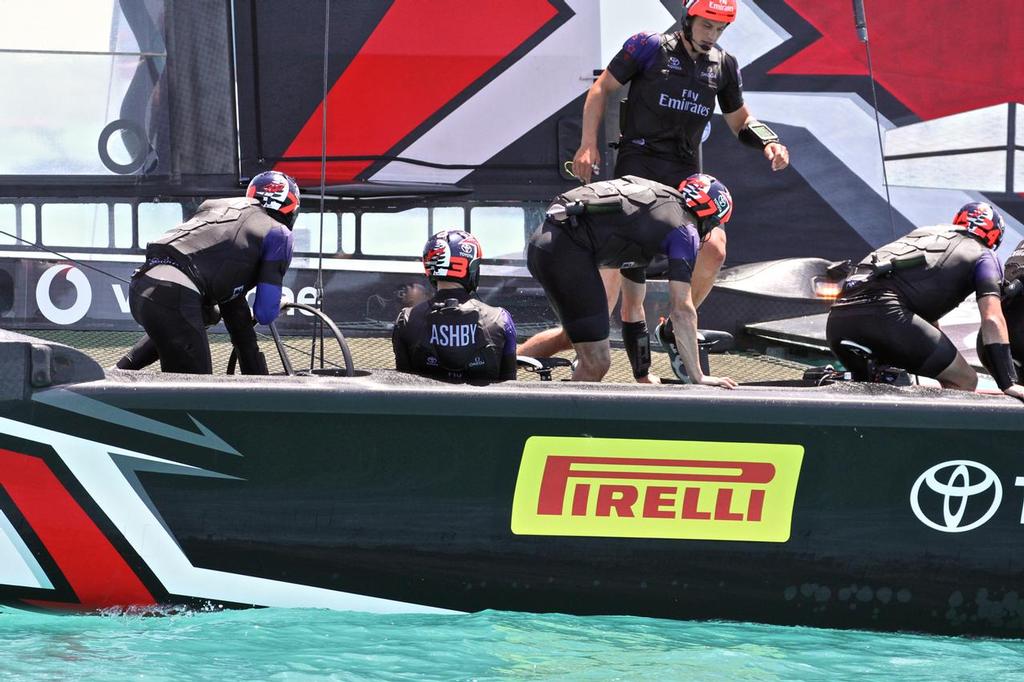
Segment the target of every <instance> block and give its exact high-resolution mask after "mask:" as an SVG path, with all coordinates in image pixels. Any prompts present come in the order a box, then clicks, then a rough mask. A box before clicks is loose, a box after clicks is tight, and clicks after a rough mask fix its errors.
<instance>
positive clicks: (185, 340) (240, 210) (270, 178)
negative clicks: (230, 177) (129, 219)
mask: <svg viewBox="0 0 1024 682" xmlns="http://www.w3.org/2000/svg"><path fill="white" fill-rule="evenodd" d="M298 212H299V188H298V186H297V185H296V184H295V180H293V179H292V178H290V177H289V176H287V175H284V174H283V173H278V172H276V171H267V172H264V173H260V174H259V175H257V176H256V177H254V178H253V179H252V181H251V182H250V183H249V187H248V188H247V189H246V195H245V196H244V197H239V198H237V199H210V200H209V201H204V202H203V203H202V205H201V206H200V207H199V211H198V212H197V213H196V214H195V215H194V216H193V217H192V219H191V220H189V221H188V222H185V223H182V224H181V225H178V226H177V227H175V228H174V229H173V230H171V231H170V232H168V233H167V234H165V235H163V236H162V237H160V238H159V239H157V240H155V241H152V242H150V243H149V245H148V246H147V247H146V262H145V264H144V265H143V266H142V267H141V268H139V269H138V270H137V271H136V272H135V274H134V275H133V276H132V281H131V285H130V287H129V304H130V306H131V312H132V317H134V318H135V320H136V321H137V322H138V323H139V324H141V325H142V326H143V328H145V330H146V334H148V335H149V337H150V338H151V339H152V340H153V343H154V344H156V350H157V354H158V355H159V357H160V369H161V370H163V371H164V372H182V373H186V374H211V373H212V372H213V362H212V359H211V357H210V341H209V338H208V337H207V335H206V322H207V321H208V320H206V319H204V310H209V309H210V308H211V307H212V306H214V305H217V306H219V308H220V313H221V316H222V318H223V320H224V326H225V327H227V330H228V333H229V334H230V335H231V342H232V344H234V346H235V349H236V350H237V351H238V361H239V365H240V367H241V370H242V373H243V374H266V373H267V362H266V359H265V358H264V357H263V354H262V353H260V349H259V344H258V343H257V342H256V332H255V331H254V330H253V321H252V314H251V313H250V312H249V305H248V303H246V301H245V294H246V292H247V291H249V290H250V289H252V288H253V287H256V303H255V306H254V309H255V313H256V320H257V321H258V322H259V323H260V324H270V323H271V322H273V321H274V320H275V319H276V318H277V315H278V313H279V312H280V309H281V283H282V280H283V279H284V274H285V272H287V270H288V266H289V264H290V263H291V259H292V232H291V227H292V225H293V223H294V222H295V216H296V215H297V214H298Z"/></svg>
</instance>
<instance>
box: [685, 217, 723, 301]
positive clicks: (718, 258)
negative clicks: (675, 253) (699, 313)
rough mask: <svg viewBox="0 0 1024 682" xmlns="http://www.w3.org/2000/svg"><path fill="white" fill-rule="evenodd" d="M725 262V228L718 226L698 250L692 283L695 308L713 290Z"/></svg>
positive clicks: (691, 289)
mask: <svg viewBox="0 0 1024 682" xmlns="http://www.w3.org/2000/svg"><path fill="white" fill-rule="evenodd" d="M724 262H725V230H723V229H722V228H720V227H716V228H715V229H714V230H712V231H711V236H709V237H708V238H707V241H705V242H704V243H703V244H702V245H701V247H700V251H698V252H697V264H696V266H695V267H694V269H693V281H692V282H691V283H690V287H691V288H690V291H691V292H692V294H693V305H694V307H695V308H699V307H700V304H701V303H703V302H704V299H705V298H707V295H708V294H709V293H710V292H711V287H713V286H714V285H715V279H716V278H717V277H718V271H719V270H721V269H722V263H724Z"/></svg>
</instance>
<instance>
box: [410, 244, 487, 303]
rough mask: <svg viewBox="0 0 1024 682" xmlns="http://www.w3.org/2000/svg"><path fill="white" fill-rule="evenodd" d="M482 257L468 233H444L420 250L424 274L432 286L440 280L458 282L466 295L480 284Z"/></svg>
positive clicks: (478, 246)
mask: <svg viewBox="0 0 1024 682" xmlns="http://www.w3.org/2000/svg"><path fill="white" fill-rule="evenodd" d="M483 257H484V249H483V247H482V246H480V242H479V241H477V238H476V237H474V236H473V235H471V234H470V233H469V232H464V231H462V230H445V231H443V232H438V233H437V234H435V235H434V236H433V237H431V238H430V239H428V240H427V243H426V244H425V245H424V246H423V271H424V273H426V275H427V277H428V278H429V279H430V283H431V284H434V285H436V284H437V282H438V281H439V280H443V281H445V282H458V283H459V284H461V285H462V286H463V287H464V288H465V289H466V291H473V290H474V289H476V285H477V283H478V282H479V281H480V261H481V260H482V259H483Z"/></svg>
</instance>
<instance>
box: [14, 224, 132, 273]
mask: <svg viewBox="0 0 1024 682" xmlns="http://www.w3.org/2000/svg"><path fill="white" fill-rule="evenodd" d="M0 234H2V235H5V236H7V237H10V238H12V239H17V240H18V241H19V242H22V243H25V244H28V245H29V246H31V247H33V248H36V249H39V250H41V251H46V252H48V253H52V254H53V255H55V256H60V257H61V259H63V260H66V261H71V262H72V263H74V264H75V265H78V266H80V267H83V268H89V269H90V270H95V271H96V272H98V273H100V274H101V275H106V276H107V277H112V278H114V279H116V280H117V281H119V282H124V283H125V284H131V282H130V281H128V280H126V279H125V278H124V277H118V276H117V275H114V274H111V273H109V272H107V271H106V270H100V269H99V268H97V267H96V266H94V265H89V264H88V263H85V262H83V261H80V260H76V259H74V258H72V257H71V256H65V255H64V254H63V253H61V252H60V251H54V250H53V249H50V248H47V247H45V246H43V245H42V244H36V243H35V242H30V241H29V240H27V239H22V238H21V237H19V236H18V235H16V234H11V233H10V232H7V231H6V230H0Z"/></svg>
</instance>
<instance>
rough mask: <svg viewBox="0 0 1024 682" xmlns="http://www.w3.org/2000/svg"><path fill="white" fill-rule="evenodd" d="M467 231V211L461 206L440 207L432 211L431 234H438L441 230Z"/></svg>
mask: <svg viewBox="0 0 1024 682" xmlns="http://www.w3.org/2000/svg"><path fill="white" fill-rule="evenodd" d="M465 229H466V209H464V208H462V207H461V206H439V207H437V208H435V209H433V210H432V225H431V228H430V231H431V232H433V233H437V232H440V231H441V230H465Z"/></svg>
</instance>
